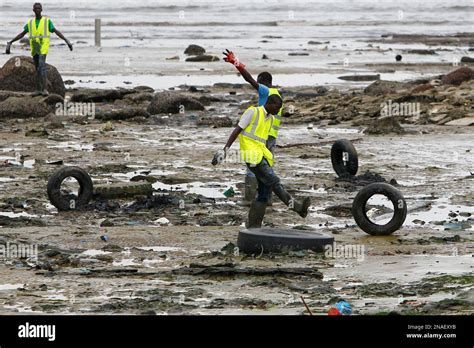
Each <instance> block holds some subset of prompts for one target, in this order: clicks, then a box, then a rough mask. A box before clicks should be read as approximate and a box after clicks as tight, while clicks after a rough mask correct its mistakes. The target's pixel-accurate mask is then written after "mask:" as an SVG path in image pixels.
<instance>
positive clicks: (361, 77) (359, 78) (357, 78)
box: [338, 74, 380, 81]
mask: <svg viewBox="0 0 474 348" xmlns="http://www.w3.org/2000/svg"><path fill="white" fill-rule="evenodd" d="M338 79H340V80H345V81H376V80H380V75H379V74H377V75H346V76H339V77H338Z"/></svg>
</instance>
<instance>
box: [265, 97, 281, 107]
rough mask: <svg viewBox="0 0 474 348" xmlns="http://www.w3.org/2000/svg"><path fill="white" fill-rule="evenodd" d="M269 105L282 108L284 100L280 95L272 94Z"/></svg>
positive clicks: (268, 101)
mask: <svg viewBox="0 0 474 348" xmlns="http://www.w3.org/2000/svg"><path fill="white" fill-rule="evenodd" d="M267 103H269V104H279V105H280V108H281V107H282V105H283V100H282V99H281V97H280V96H279V95H278V94H272V95H271V96H269V97H268V100H267Z"/></svg>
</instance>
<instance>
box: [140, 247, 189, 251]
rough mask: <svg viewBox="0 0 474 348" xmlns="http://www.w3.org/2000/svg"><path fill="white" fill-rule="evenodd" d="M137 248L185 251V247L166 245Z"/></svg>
mask: <svg viewBox="0 0 474 348" xmlns="http://www.w3.org/2000/svg"><path fill="white" fill-rule="evenodd" d="M137 249H141V250H145V251H156V252H160V251H183V250H184V249H183V248H178V247H166V246H143V247H137Z"/></svg>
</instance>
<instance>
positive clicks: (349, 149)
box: [331, 139, 359, 176]
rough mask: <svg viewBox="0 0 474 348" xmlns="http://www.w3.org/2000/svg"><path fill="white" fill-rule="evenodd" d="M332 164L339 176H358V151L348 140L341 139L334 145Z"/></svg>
mask: <svg viewBox="0 0 474 348" xmlns="http://www.w3.org/2000/svg"><path fill="white" fill-rule="evenodd" d="M331 162H332V167H333V168H334V170H335V172H336V174H337V175H338V176H347V175H351V176H352V175H356V174H357V170H358V169H359V157H358V156H357V151H356V149H355V148H354V145H352V143H351V142H350V141H349V140H347V139H339V140H337V141H336V142H335V143H334V144H333V145H332V147H331Z"/></svg>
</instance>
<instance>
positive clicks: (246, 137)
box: [239, 106, 274, 167]
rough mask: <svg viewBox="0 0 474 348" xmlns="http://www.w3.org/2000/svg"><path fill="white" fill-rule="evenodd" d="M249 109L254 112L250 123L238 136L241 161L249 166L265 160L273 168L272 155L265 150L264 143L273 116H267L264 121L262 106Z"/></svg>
mask: <svg viewBox="0 0 474 348" xmlns="http://www.w3.org/2000/svg"><path fill="white" fill-rule="evenodd" d="M249 109H253V110H254V111H253V116H252V121H251V122H250V123H249V125H248V126H247V127H246V128H245V129H244V130H242V132H240V135H239V142H240V156H241V159H242V161H244V162H246V163H249V164H259V163H260V162H261V161H262V159H263V158H266V160H267V161H268V164H269V165H270V167H271V166H273V155H272V153H271V152H270V150H268V149H267V146H266V143H267V139H268V133H269V132H270V129H271V128H272V125H273V122H274V116H272V115H268V117H267V118H266V119H265V110H264V108H263V106H259V107H255V106H251V107H250V108H249Z"/></svg>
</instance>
